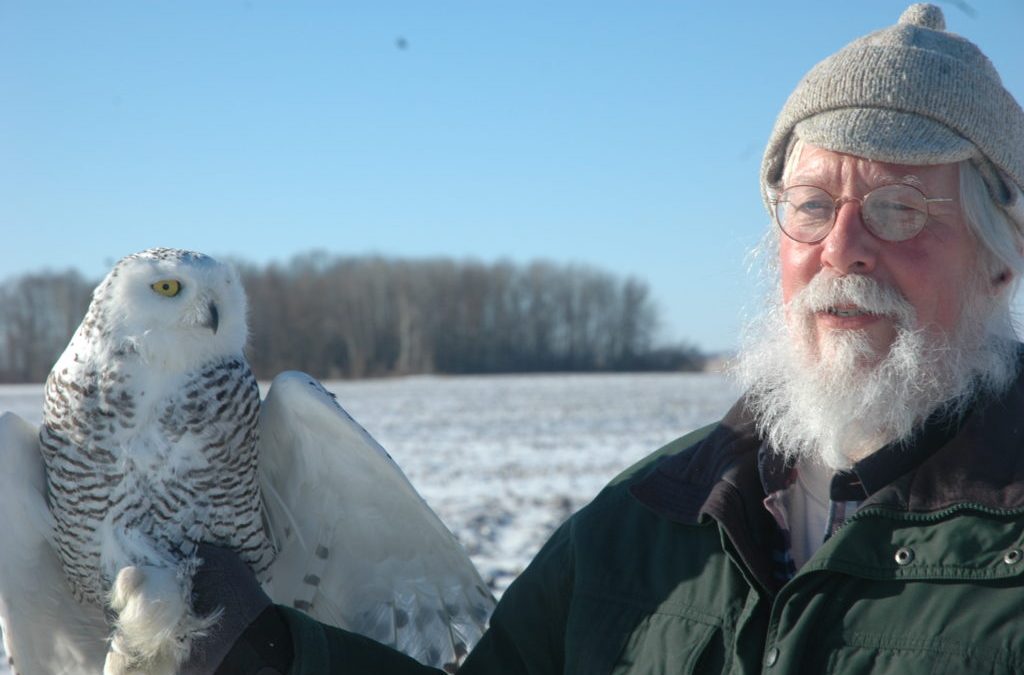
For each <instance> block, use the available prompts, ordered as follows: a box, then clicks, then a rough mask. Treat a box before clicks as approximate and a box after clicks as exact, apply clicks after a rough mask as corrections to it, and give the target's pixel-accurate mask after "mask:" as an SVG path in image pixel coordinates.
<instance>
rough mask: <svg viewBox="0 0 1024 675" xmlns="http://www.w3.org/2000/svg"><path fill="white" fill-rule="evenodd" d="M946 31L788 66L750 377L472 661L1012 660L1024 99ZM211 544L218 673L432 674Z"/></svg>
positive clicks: (925, 27)
mask: <svg viewBox="0 0 1024 675" xmlns="http://www.w3.org/2000/svg"><path fill="white" fill-rule="evenodd" d="M944 29H945V26H944V20H943V17H942V13H941V11H940V10H939V9H938V8H937V7H935V6H932V5H914V6H912V7H910V8H909V9H908V10H907V11H906V12H905V13H904V14H903V16H902V17H901V18H900V22H899V23H898V24H897V25H896V26H893V27H890V28H887V29H884V30H881V31H879V32H876V33H874V34H872V35H869V36H866V37H864V38H862V39H860V40H857V41H855V42H853V43H851V44H850V45H848V46H847V47H845V48H844V49H842V50H840V51H839V52H837V53H836V54H834V55H833V56H831V57H829V58H828V59H826V60H825V61H823V62H822V63H820V64H818V65H817V66H816V67H815V68H814V69H812V70H811V72H810V73H809V74H808V75H807V76H806V77H805V78H804V79H803V80H802V81H801V82H800V84H799V85H798V87H797V89H796V90H795V91H794V92H793V94H792V95H791V97H790V98H789V100H788V101H787V103H786V105H785V107H784V108H783V110H782V113H781V114H780V116H779V118H778V120H777V123H776V125H775V129H774V131H773V132H772V136H771V139H770V141H769V144H768V148H767V151H766V153H765V158H764V163H763V170H762V188H763V192H764V198H765V201H766V205H768V207H769V210H770V211H771V212H772V216H773V219H774V220H775V223H776V225H777V227H776V228H775V232H774V234H773V235H771V236H772V238H771V239H770V241H769V242H767V243H766V245H765V248H766V250H768V251H769V253H768V254H767V255H768V256H769V257H770V258H771V259H773V260H774V266H775V269H776V270H777V272H778V281H779V292H778V296H777V298H773V299H772V301H771V302H769V303H768V308H767V309H766V310H765V312H764V316H762V317H759V319H758V320H757V321H755V322H754V323H753V324H752V325H753V326H754V328H752V329H751V330H749V331H748V333H747V336H746V338H745V344H744V347H743V350H742V353H741V355H740V357H739V358H738V366H737V372H738V375H739V377H740V380H741V381H742V382H743V383H744V384H745V385H746V388H747V393H746V395H745V396H744V397H743V399H741V400H740V401H739V402H738V403H737V404H736V406H735V407H734V408H733V409H732V410H731V411H730V412H729V413H728V414H727V415H726V417H725V418H724V419H723V420H722V421H721V422H720V423H719V424H717V425H713V426H711V427H708V428H705V429H702V430H699V431H697V432H694V433H692V434H690V435H688V436H686V437H684V438H682V439H679V440H678V441H676V442H674V443H671V444H670V445H668V446H667V447H665V448H663V449H662V450H660V451H658V452H657V453H655V454H654V455H652V456H651V457H649V458H647V459H646V460H644V461H643V462H641V463H640V464H638V465H637V466H635V467H633V468H632V469H630V470H628V471H626V472H625V473H624V474H623V475H622V476H620V477H619V478H618V479H616V480H615V481H614V482H613V483H612V484H611V485H609V486H608V487H607V488H606V489H605V490H604V491H603V492H602V493H601V494H600V495H598V496H597V498H596V499H595V500H594V501H593V502H592V503H591V504H590V505H589V506H587V507H586V508H584V509H583V510H582V511H580V512H579V513H577V514H576V515H575V516H573V517H572V518H571V519H569V521H567V522H566V523H565V524H564V525H563V526H562V527H561V528H560V529H559V530H558V532H556V533H555V535H554V536H553V537H552V538H551V540H550V541H549V542H548V543H547V544H546V545H545V546H544V548H543V549H542V550H541V551H540V553H539V554H538V555H537V557H536V558H535V559H534V561H533V563H532V564H531V565H530V566H529V568H528V569H527V570H526V571H525V572H524V573H523V574H522V575H521V576H520V578H519V579H517V581H516V582H515V583H514V584H513V585H512V586H511V587H510V588H509V590H508V591H507V593H506V594H505V596H504V598H503V599H502V601H501V603H500V604H499V605H498V608H497V610H496V611H495V613H494V616H493V618H492V621H491V628H490V630H489V631H488V632H487V634H486V635H485V636H484V638H483V640H482V641H481V643H480V644H479V645H478V646H477V647H476V649H475V650H474V651H473V652H472V653H471V654H470V656H469V657H468V659H467V661H466V663H465V665H464V666H463V668H462V669H461V670H460V672H461V673H470V674H478V673H536V674H552V675H554V674H556V673H570V672H571V673H587V674H590V673H670V672H671V673H688V672H695V673H718V672H726V671H728V672H743V673H752V672H761V671H765V672H779V673H824V672H834V673H869V672H871V673H915V672H921V673H934V672H948V673H974V672H992V673H997V672H998V673H1001V672H1006V673H1009V672H1017V671H1020V670H1022V669H1024V613H1022V612H1021V608H1022V607H1024V425H1021V424H1020V422H1019V419H1020V416H1021V414H1022V412H1024V380H1022V379H1021V375H1020V371H1021V369H1020V357H1019V353H1018V347H1017V343H1016V342H1015V340H1014V339H1013V337H1012V330H1011V328H1010V323H1009V302H1010V298H1011V296H1012V290H1013V288H1014V286H1015V282H1016V279H1018V278H1019V276H1020V274H1021V273H1022V272H1024V236H1022V230H1024V196H1022V189H1024V111H1022V110H1021V108H1020V106H1019V105H1018V104H1017V103H1016V102H1015V101H1014V100H1013V98H1012V97H1011V96H1010V95H1009V94H1008V93H1007V92H1006V91H1005V90H1004V89H1003V87H1002V85H1001V83H1000V81H999V77H998V75H997V74H996V72H995V70H994V69H993V67H992V66H991V64H990V63H989V62H988V60H987V59H986V58H985V57H984V55H982V54H981V52H980V51H978V49H977V48H976V47H975V46H974V45H973V44H971V43H970V42H968V41H966V40H964V39H963V38H960V37H958V36H955V35H953V34H951V33H948V32H946V31H945V30H944ZM209 558H210V559H209V561H208V562H209V564H208V567H207V570H206V573H205V574H206V575H207V576H206V577H202V578H201V579H200V580H199V581H198V582H197V592H198V593H199V595H200V597H201V598H205V600H206V601H207V602H209V603H211V604H213V605H216V604H226V606H227V608H228V614H229V615H235V616H243V617H245V620H243V621H238V622H237V624H238V627H237V628H236V629H235V630H234V631H231V630H225V632H224V633H222V635H221V636H220V638H221V641H222V642H223V639H224V638H225V637H233V636H234V635H237V634H238V633H241V637H240V638H239V639H238V640H237V641H235V642H234V648H233V650H232V652H231V653H230V654H229V655H228V657H227V658H226V659H225V660H224V663H223V665H222V667H221V670H220V671H219V672H265V673H271V672H292V673H307V672H308V673H313V672H318V673H322V672H338V673H348V672H352V673H356V672H374V673H428V672H431V673H433V672H436V671H432V670H430V669H428V668H425V667H423V666H419V665H418V664H415V663H412V662H411V661H409V660H406V659H403V658H402V657H400V656H398V655H396V654H394V653H392V652H389V651H387V650H386V649H385V648H383V647H380V646H379V645H376V644H374V643H372V642H371V641H369V640H365V639H362V638H357V637H355V636H352V635H349V634H346V633H344V632H342V631H337V630H334V629H329V628H326V627H323V626H320V625H319V624H316V623H314V622H312V621H311V620H309V619H305V618H303V617H302V616H301V615H299V614H298V613H296V612H293V611H291V610H287V609H281V608H273V607H267V606H266V600H265V599H263V598H261V597H260V596H259V595H258V593H255V591H254V590H253V589H254V585H252V584H250V585H249V586H246V585H245V584H242V583H240V582H233V581H232V582H231V583H232V584H233V586H232V587H234V586H237V587H239V588H242V589H243V594H242V595H241V596H240V597H241V600H230V599H228V600H225V599H224V596H223V593H222V591H220V590H216V589H220V588H221V585H220V584H218V583H217V582H216V579H218V578H221V577H223V578H224V579H228V580H233V579H235V575H234V573H233V572H232V565H235V564H237V561H233V560H231V559H230V558H229V559H227V560H224V559H223V556H220V555H219V554H218V553H217V552H216V551H211V552H210V556H209ZM204 579H205V580H204ZM204 589H205V590H204ZM211 589H213V590H211ZM245 589H248V591H245ZM245 608H248V612H246V611H244V610H245ZM251 617H257V618H256V619H255V621H253V622H252V623H250V622H249V619H250V618H251ZM246 626H247V627H246ZM271 643H272V644H273V646H270V645H271ZM275 659H277V661H276V663H278V665H277V666H275V668H276V670H274V669H271V668H269V667H267V664H271V663H274V662H275V661H274V660H275ZM260 667H267V669H266V670H264V671H259V668H260ZM289 668H290V670H289ZM200 671H201V669H200V670H197V671H196V672H200ZM207 672H208V670H207Z"/></svg>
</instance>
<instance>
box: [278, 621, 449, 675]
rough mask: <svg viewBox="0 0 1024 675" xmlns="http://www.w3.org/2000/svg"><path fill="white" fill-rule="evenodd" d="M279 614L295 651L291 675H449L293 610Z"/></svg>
mask: <svg viewBox="0 0 1024 675" xmlns="http://www.w3.org/2000/svg"><path fill="white" fill-rule="evenodd" d="M278 610H279V611H280V612H281V614H282V615H283V616H284V618H285V622H286V623H287V624H288V628H289V630H290V632H291V640H292V645H293V648H294V658H293V660H292V666H291V670H289V671H288V673H289V675H349V674H351V675H365V674H366V673H376V674H378V675H445V674H444V673H443V672H442V671H440V670H436V669H434V668H430V667H429V666H424V665H423V664H421V663H419V662H418V661H416V660H415V659H413V658H410V657H408V656H406V655H405V654H402V653H401V652H398V651H396V650H394V649H391V648H390V647H387V646H385V645H382V644H381V643H379V642H375V641H374V640H371V639H370V638H367V637H363V636H362V635H357V634H356V633H350V632H349V631H346V630H342V629H340V628H334V627H333V626H328V625H326V624H322V623H320V622H318V621H316V620H315V619H312V618H310V617H309V616H307V615H305V614H303V613H302V612H300V611H298V610H295V609H291V608H290V607H282V606H278ZM260 672H261V673H262V672H265V671H260Z"/></svg>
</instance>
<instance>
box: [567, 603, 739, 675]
mask: <svg viewBox="0 0 1024 675" xmlns="http://www.w3.org/2000/svg"><path fill="white" fill-rule="evenodd" d="M567 629H568V630H567V635H566V647H567V649H566V664H565V665H566V668H565V672H566V673H572V674H573V675H669V674H671V675H686V674H687V673H718V672H721V671H722V670H723V669H724V663H725V641H724V639H723V630H722V626H721V621H720V620H719V619H718V618H717V617H715V616H711V615H708V614H705V613H703V612H700V611H697V610H694V609H691V608H689V607H685V606H681V605H680V604H678V603H662V604H660V605H657V604H654V605H646V604H643V603H638V602H635V601H632V602H631V601H630V600H629V599H626V598H613V597H608V596H606V595H598V594H593V595H591V594H578V595H577V597H576V599H575V601H574V602H573V609H572V611H571V612H570V616H569V622H568V626H567Z"/></svg>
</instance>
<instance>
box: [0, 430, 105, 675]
mask: <svg viewBox="0 0 1024 675" xmlns="http://www.w3.org/2000/svg"><path fill="white" fill-rule="evenodd" d="M0 467H2V468H3V469H2V471H0V514H2V515H3V518H4V534H3V544H2V545H0V630H2V632H3V642H4V649H5V650H6V651H7V654H8V658H9V659H10V660H11V662H12V663H13V665H14V670H15V672H22V673H52V674H54V675H62V674H67V675H72V674H75V675H78V674H82V673H100V672H101V671H102V670H103V658H104V655H105V654H106V651H107V641H106V638H107V624H106V621H105V619H104V617H103V611H102V609H100V608H99V607H96V606H93V605H83V604H79V603H78V602H77V601H76V600H75V598H74V596H73V595H72V593H71V588H70V586H69V585H68V583H67V582H66V581H65V580H64V572H63V570H62V569H61V564H60V560H59V559H58V558H57V554H56V552H55V550H54V548H53V547H52V545H51V543H50V538H51V533H52V531H53V518H52V516H51V515H50V510H49V508H47V506H46V470H45V468H44V466H43V458H42V456H41V455H40V454H39V433H38V430H37V429H36V428H35V427H34V426H32V425H31V424H29V423H28V422H26V421H24V420H23V419H21V418H20V417H18V416H17V415H15V414H13V413H4V414H3V415H0Z"/></svg>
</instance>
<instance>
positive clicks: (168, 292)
mask: <svg viewBox="0 0 1024 675" xmlns="http://www.w3.org/2000/svg"><path fill="white" fill-rule="evenodd" d="M150 288H152V289H153V290H154V291H156V292H157V293H159V294H160V295H162V296H164V297H166V298H173V297H174V296H176V295H177V294H178V293H181V282H180V281H175V280H174V279H164V280H163V281H158V282H156V283H155V284H151V285H150Z"/></svg>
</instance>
